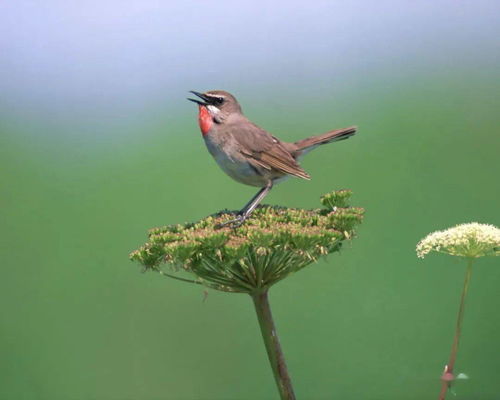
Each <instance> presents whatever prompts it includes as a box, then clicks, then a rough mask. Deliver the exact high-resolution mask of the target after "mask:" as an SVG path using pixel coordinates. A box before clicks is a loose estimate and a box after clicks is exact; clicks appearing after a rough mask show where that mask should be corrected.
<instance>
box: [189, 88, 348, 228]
mask: <svg viewBox="0 0 500 400" xmlns="http://www.w3.org/2000/svg"><path fill="white" fill-rule="evenodd" d="M192 93H193V94H195V95H196V96H198V97H199V98H200V99H201V100H198V99H189V100H191V101H194V102H195V103H197V104H198V105H199V123H200V128H201V131H202V133H203V138H204V139H205V143H206V145H207V148H208V150H209V152H210V153H211V154H212V156H213V157H214V158H215V160H216V161H217V163H218V164H219V166H220V167H221V168H222V169H223V170H224V172H226V173H227V174H228V175H229V176H230V177H232V178H233V179H235V180H236V181H238V182H241V183H244V184H246V185H251V186H257V187H261V188H262V189H261V190H260V191H259V192H258V193H257V195H256V196H255V197H254V198H253V199H252V200H251V201H250V202H249V203H248V204H247V205H246V206H245V207H244V208H243V209H242V210H241V211H240V213H239V216H238V218H237V219H235V220H234V221H231V222H233V223H235V224H240V223H242V222H243V221H244V220H245V219H246V218H247V217H248V216H249V215H250V214H251V212H252V211H253V210H254V209H255V207H256V206H257V205H258V203H259V202H260V201H262V199H263V198H264V197H265V196H266V194H267V193H268V192H269V190H270V189H271V188H272V186H273V183H275V182H277V181H281V180H282V179H283V178H286V177H287V176H296V177H298V178H302V179H310V178H311V177H310V175H309V174H308V173H307V172H306V171H304V169H302V167H301V166H300V165H299V163H298V159H299V157H301V156H303V155H304V154H306V153H308V152H309V151H310V150H312V149H314V148H315V147H317V146H319V145H322V144H326V143H331V142H335V141H340V140H344V139H347V138H349V137H351V136H352V135H354V133H355V132H356V127H354V126H352V127H349V128H344V129H337V130H333V131H329V132H326V133H324V134H321V135H316V136H311V137H308V138H306V139H302V140H299V141H297V142H294V143H289V142H282V141H281V140H279V139H278V138H277V137H275V136H273V135H271V134H270V133H268V132H267V131H265V130H264V129H262V128H260V127H258V126H257V125H255V124H254V123H252V122H251V121H250V120H248V118H246V117H245V116H244V115H243V112H242V110H241V106H240V105H239V103H238V101H237V100H236V98H235V97H234V96H233V95H231V94H230V93H228V92H225V91H223V90H212V91H209V92H205V93H198V92H192Z"/></svg>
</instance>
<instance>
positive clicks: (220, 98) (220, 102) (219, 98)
mask: <svg viewBox="0 0 500 400" xmlns="http://www.w3.org/2000/svg"><path fill="white" fill-rule="evenodd" d="M214 100H215V104H218V105H220V104H222V103H224V97H214Z"/></svg>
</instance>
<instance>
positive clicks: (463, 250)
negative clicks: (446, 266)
mask: <svg viewBox="0 0 500 400" xmlns="http://www.w3.org/2000/svg"><path fill="white" fill-rule="evenodd" d="M431 251H436V252H438V253H446V254H451V255H452V256H460V257H469V258H477V257H482V256H498V255H500V229H498V228H497V227H496V226H494V225H487V224H479V223H477V222H473V223H470V224H461V225H457V226H454V227H453V228H449V229H446V230H444V231H436V232H433V233H430V234H429V235H427V236H426V237H425V238H424V239H422V240H421V241H420V242H419V243H418V244H417V255H418V257H420V258H424V257H425V256H426V255H427V254H428V253H430V252H431Z"/></svg>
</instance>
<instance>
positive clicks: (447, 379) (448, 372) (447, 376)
mask: <svg viewBox="0 0 500 400" xmlns="http://www.w3.org/2000/svg"><path fill="white" fill-rule="evenodd" d="M472 260H473V259H472V258H468V259H467V270H466V272H465V281H464V287H463V289H462V296H461V297H460V307H459V309H458V317H457V325H456V327H455V337H454V338H453V344H452V346H451V353H450V361H449V362H448V364H447V365H445V367H444V372H443V375H442V377H441V382H442V384H441V392H440V393H439V400H445V398H446V393H447V392H448V389H449V388H450V385H451V382H452V381H453V379H454V378H455V377H454V375H453V368H454V367H455V361H456V359H457V352H458V343H459V341H460V335H461V333H462V321H463V319H464V310H465V297H466V296H467V290H468V289H469V282H470V277H471V274H472Z"/></svg>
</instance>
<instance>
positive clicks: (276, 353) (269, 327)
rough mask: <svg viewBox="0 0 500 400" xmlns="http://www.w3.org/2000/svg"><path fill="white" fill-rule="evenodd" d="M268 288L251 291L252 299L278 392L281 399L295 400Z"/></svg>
mask: <svg viewBox="0 0 500 400" xmlns="http://www.w3.org/2000/svg"><path fill="white" fill-rule="evenodd" d="M267 292H268V289H267V288H265V289H262V290H261V291H258V292H255V293H252V294H251V296H252V299H253V302H254V305H255V311H256V312H257V318H258V320H259V325H260V330H261V332H262V338H263V339H264V344H265V345H266V350H267V355H268V357H269V362H270V363H271V368H272V369H273V374H274V379H275V380H276V385H277V386H278V390H279V392H280V398H281V400H295V394H294V393H293V388H292V381H291V380H290V376H289V375H288V369H287V367H286V363H285V357H284V355H283V351H282V350H281V346H280V342H279V339H278V335H277V333H276V327H275V326H274V321H273V316H272V314H271V307H270V306H269V299H268V296H267Z"/></svg>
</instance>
